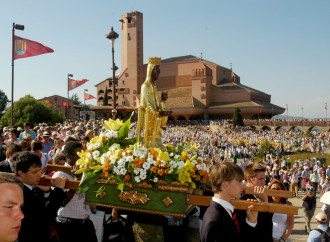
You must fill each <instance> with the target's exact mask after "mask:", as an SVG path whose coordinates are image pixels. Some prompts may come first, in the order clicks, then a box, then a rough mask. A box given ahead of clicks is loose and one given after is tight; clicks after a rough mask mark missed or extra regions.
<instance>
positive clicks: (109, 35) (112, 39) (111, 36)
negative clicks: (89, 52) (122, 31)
mask: <svg viewBox="0 0 330 242" xmlns="http://www.w3.org/2000/svg"><path fill="white" fill-rule="evenodd" d="M105 37H106V38H107V39H109V40H110V42H111V46H112V68H111V69H112V93H113V99H112V100H113V109H116V101H117V100H116V99H117V98H116V83H117V81H116V70H117V69H118V67H117V66H116V65H115V50H114V46H115V40H116V39H117V38H118V37H119V35H118V34H117V33H116V32H115V31H114V30H113V27H111V31H110V32H109V33H107V34H106V35H105ZM110 84H111V83H110V81H109V86H110Z"/></svg>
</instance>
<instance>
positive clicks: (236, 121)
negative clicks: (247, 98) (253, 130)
mask: <svg viewBox="0 0 330 242" xmlns="http://www.w3.org/2000/svg"><path fill="white" fill-rule="evenodd" d="M232 123H233V125H234V126H236V125H238V126H244V122H243V117H242V115H241V109H240V108H235V111H234V115H233V118H232Z"/></svg>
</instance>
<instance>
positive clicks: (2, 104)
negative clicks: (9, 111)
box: [0, 90, 8, 118]
mask: <svg viewBox="0 0 330 242" xmlns="http://www.w3.org/2000/svg"><path fill="white" fill-rule="evenodd" d="M7 102H8V97H7V95H6V94H5V93H4V91H2V90H0V118H1V117H2V115H3V114H4V111H5V109H6V106H7Z"/></svg>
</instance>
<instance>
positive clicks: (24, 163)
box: [15, 151, 41, 175]
mask: <svg viewBox="0 0 330 242" xmlns="http://www.w3.org/2000/svg"><path fill="white" fill-rule="evenodd" d="M15 160H16V174H17V175H18V171H22V172H23V173H26V172H27V171H28V170H29V169H30V167H41V160H40V158H39V156H37V155H36V154H35V153H33V152H30V151H23V152H21V153H19V155H18V156H17V157H15Z"/></svg>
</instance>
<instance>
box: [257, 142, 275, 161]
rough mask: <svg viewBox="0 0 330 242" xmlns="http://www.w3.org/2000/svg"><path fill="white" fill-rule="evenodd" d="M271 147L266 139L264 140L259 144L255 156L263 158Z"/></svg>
mask: <svg viewBox="0 0 330 242" xmlns="http://www.w3.org/2000/svg"><path fill="white" fill-rule="evenodd" d="M272 148H273V146H272V145H271V144H270V142H269V141H268V140H265V142H263V143H262V144H261V146H260V149H259V150H258V152H257V156H258V157H260V158H263V157H265V156H266V154H267V153H268V152H269V151H270V150H271V149H272Z"/></svg>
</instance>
